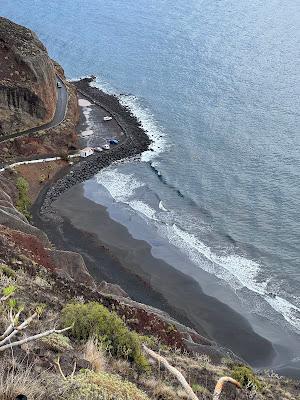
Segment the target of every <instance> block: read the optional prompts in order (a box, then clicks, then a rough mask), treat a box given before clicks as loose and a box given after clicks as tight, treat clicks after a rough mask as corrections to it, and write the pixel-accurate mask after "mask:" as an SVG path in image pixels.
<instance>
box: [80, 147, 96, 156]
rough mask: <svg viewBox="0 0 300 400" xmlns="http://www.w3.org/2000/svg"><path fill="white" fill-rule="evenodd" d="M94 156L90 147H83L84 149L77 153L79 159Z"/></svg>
mask: <svg viewBox="0 0 300 400" xmlns="http://www.w3.org/2000/svg"><path fill="white" fill-rule="evenodd" d="M92 154H94V149H92V148H91V147H85V148H84V149H81V150H80V152H79V155H80V157H88V156H91V155H92Z"/></svg>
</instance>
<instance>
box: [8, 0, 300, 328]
mask: <svg viewBox="0 0 300 400" xmlns="http://www.w3.org/2000/svg"><path fill="white" fill-rule="evenodd" d="M1 14H2V15H4V16H7V17H9V18H11V19H13V20H14V21H16V22H18V23H21V24H23V25H26V26H28V27H30V28H32V29H33V30H35V31H36V32H37V33H38V35H39V37H40V38H41V40H42V41H43V42H44V43H45V44H46V46H47V47H48V49H49V53H50V55H51V56H52V57H53V58H55V59H57V60H58V61H59V62H60V63H61V64H62V65H63V66H64V68H65V71H66V74H67V76H68V77H69V78H75V77H79V76H85V75H89V74H94V75H96V76H97V77H98V81H97V82H98V85H99V86H101V87H104V88H106V89H107V90H110V91H113V92H114V93H129V94H132V95H134V97H133V96H129V97H124V96H123V97H122V101H124V102H125V103H126V104H129V105H130V106H131V107H132V108H133V110H134V111H135V112H136V114H137V115H138V116H139V117H140V118H141V120H142V122H143V123H144V125H145V126H146V127H147V128H148V130H149V131H150V133H151V134H152V135H153V136H154V137H155V138H156V142H155V144H154V148H155V150H156V151H155V152H154V153H151V154H145V155H144V156H143V158H142V160H143V161H144V162H142V163H141V162H131V163H126V164H122V165H119V166H114V167H112V168H109V169H108V170H106V171H103V172H102V173H101V174H99V175H98V177H97V182H98V184H99V185H100V186H99V188H101V190H102V191H103V188H106V192H107V194H109V195H110V196H111V197H113V198H114V200H115V202H114V207H118V208H119V209H122V210H123V212H124V213H125V214H126V213H127V214H128V215H129V214H132V215H136V216H138V217H140V218H141V220H142V221H143V222H144V224H147V225H151V226H152V227H153V230H154V231H155V232H156V233H157V235H160V236H161V237H163V238H166V239H168V240H170V241H171V242H172V243H173V244H175V245H176V246H177V247H178V249H180V251H181V252H182V253H184V254H185V255H186V256H187V257H188V258H189V260H190V261H191V263H193V264H194V265H195V267H197V268H200V269H203V270H205V271H208V272H209V273H210V274H212V275H213V276H216V277H217V279H218V281H219V282H221V283H222V284H224V285H225V286H227V287H231V288H233V289H234V291H235V293H236V294H237V295H238V297H239V298H240V299H241V304H242V305H243V306H244V307H245V308H246V309H247V312H248V313H250V314H251V313H252V314H256V315H258V316H260V315H263V316H267V317H268V318H269V319H270V320H271V321H272V323H273V324H274V326H275V327H276V326H277V324H278V326H279V325H280V326H281V327H282V326H283V327H284V328H285V329H287V330H294V331H298V332H299V331H300V299H299V296H300V270H299V268H300V267H299V265H300V246H299V245H300V213H299V210H300V184H299V182H300V151H299V150H300V135H299V133H300V116H299V114H300V111H299V110H300V96H299V95H300V78H299V77H300V57H299V54H300V51H299V44H300V25H299V20H300V4H299V1H298V0H281V1H279V0H269V1H268V2H265V1H262V0H253V1H251V2H250V1H249V2H241V1H238V0H227V1H225V0H224V1H211V0H205V1H200V0H191V1H189V2H186V1H183V0H176V1H175V2H174V1H171V0H156V1H155V2H150V1H146V0H140V1H138V2H136V1H133V0H126V1H125V0H123V1H122V0H115V1H110V2H106V1H102V0H96V1H93V2H91V1H87V0H86V1H84V0H83V1H78V0H72V1H71V0H65V1H63V2H62V1H58V0H51V1H50V0H48V1H46V0H43V1H42V0H35V1H29V0H27V1H26V0H14V1H13V2H12V1H11V0H2V1H1ZM91 123H92V122H91ZM159 136H162V138H160V137H159ZM116 182H118V184H117V185H116ZM92 184H93V185H94V186H95V185H97V183H96V180H94V181H93V183H92ZM90 185H91V183H89V184H88V185H87V187H86V188H87V195H89V193H90V197H93V198H94V200H97V199H96V198H95V194H93V195H92V194H91V192H93V191H91V189H90V188H91V186H90ZM93 193H94V192H93ZM166 210H167V211H166ZM125 219H126V218H124V221H125ZM128 221H129V219H128V218H127V223H128V224H129V223H130V222H128ZM152 245H153V251H154V252H155V251H158V250H157V249H155V243H152ZM203 289H204V290H205V288H203ZM269 291H272V292H275V293H276V294H277V298H276V299H271V298H270V297H269V296H268V295H267V294H266V293H267V292H269ZM209 294H213V293H209ZM275 329H276V328H275Z"/></svg>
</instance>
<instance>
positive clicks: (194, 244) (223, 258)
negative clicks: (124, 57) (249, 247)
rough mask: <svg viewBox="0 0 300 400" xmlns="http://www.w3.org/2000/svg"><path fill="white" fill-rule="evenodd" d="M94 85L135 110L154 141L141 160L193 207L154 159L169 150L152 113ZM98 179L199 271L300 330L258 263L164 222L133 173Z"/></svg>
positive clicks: (105, 173)
mask: <svg viewBox="0 0 300 400" xmlns="http://www.w3.org/2000/svg"><path fill="white" fill-rule="evenodd" d="M92 85H94V86H96V87H98V88H99V89H101V90H103V91H105V92H106V93H109V94H114V95H116V96H117V97H118V98H119V100H120V102H121V104H122V105H124V106H126V107H128V108H129V109H130V110H131V111H132V113H133V114H134V115H135V116H136V117H137V119H138V120H139V122H140V123H141V126H142V127H143V129H144V130H145V131H146V132H147V134H148V135H149V137H150V138H151V139H152V140H153V142H152V144H151V146H150V149H151V150H149V151H146V152H144V153H143V154H142V156H141V161H143V162H145V163H148V165H149V166H150V168H151V169H152V171H153V172H154V173H155V175H156V176H157V177H158V179H159V180H160V181H161V182H162V183H163V184H165V185H167V186H168V187H170V188H172V189H173V190H175V191H176V193H177V195H178V196H179V197H181V198H184V199H185V200H187V201H189V200H190V201H189V203H190V204H192V205H196V204H195V203H194V201H193V200H192V199H189V198H186V197H185V196H184V194H183V193H182V192H181V191H180V190H179V189H177V188H176V187H174V186H173V185H172V184H169V183H168V182H167V180H166V179H165V177H164V176H163V175H162V173H161V172H160V171H159V169H158V163H157V162H156V161H154V160H153V159H154V158H155V157H157V155H158V154H160V153H161V152H163V151H165V150H166V148H167V142H166V137H165V135H164V132H163V130H162V129H161V128H160V127H159V126H158V124H157V122H156V121H155V119H154V117H153V115H152V114H151V112H150V111H149V110H148V109H147V108H145V107H142V106H141V104H140V102H139V100H138V99H137V98H136V97H134V96H132V95H124V94H123V95H118V94H117V93H116V90H115V89H114V88H112V87H111V86H110V85H109V84H107V83H105V82H103V81H101V79H99V78H97V80H96V82H94V83H92ZM96 179H97V181H98V183H99V184H102V185H103V186H104V187H106V189H107V190H108V192H109V193H110V195H111V196H112V197H113V198H114V200H115V201H116V202H120V203H123V204H125V205H127V206H129V207H130V208H131V209H132V210H133V211H134V212H137V213H138V214H139V215H140V216H142V217H143V218H144V219H146V220H147V221H152V222H153V223H155V224H160V229H159V230H158V232H162V233H163V234H164V235H166V236H167V238H168V240H169V242H170V243H172V244H173V245H175V246H176V247H177V248H178V249H180V250H181V251H182V252H183V253H184V254H186V255H187V256H188V257H189V259H190V260H191V261H192V262H193V263H194V264H195V265H197V266H198V267H199V268H201V269H203V270H205V271H206V272H208V273H210V274H213V275H215V276H216V277H217V278H219V279H221V280H222V281H224V282H226V283H227V284H229V285H230V286H231V287H232V289H233V290H234V291H235V292H236V293H237V294H239V297H240V296H244V295H245V293H243V294H242V293H241V292H242V291H244V290H245V289H247V290H248V291H249V292H251V293H252V294H254V295H255V296H259V298H260V299H263V300H264V302H265V303H264V304H261V301H260V300H257V301H256V300H255V299H254V303H255V302H256V303H255V311H256V312H258V313H263V314H265V313H269V312H270V309H272V310H273V311H275V312H276V313H279V314H280V315H282V316H283V318H284V319H285V321H286V322H287V323H288V324H290V325H291V326H292V327H293V328H295V329H296V330H298V331H300V320H299V315H300V309H299V308H298V307H297V306H296V305H295V304H293V303H292V302H291V301H288V300H286V299H285V298H284V297H282V296H281V295H279V294H278V295H276V297H275V298H272V297H270V296H269V295H268V281H267V280H265V281H259V280H258V275H259V273H260V272H261V270H262V267H261V265H260V264H259V263H257V262H255V261H253V260H250V259H247V258H246V257H243V256H240V255H238V254H228V255H218V254H216V253H215V252H214V251H213V250H212V249H211V248H210V247H209V246H207V245H205V244H204V243H203V242H202V241H201V240H199V238H197V237H196V236H195V235H194V234H193V233H190V232H188V231H187V230H185V229H183V228H181V227H180V226H179V225H178V224H176V223H174V221H173V222H172V221H169V222H166V221H161V220H160V219H159V215H158V211H159V210H161V211H164V212H166V211H169V212H170V213H171V214H172V212H171V210H168V209H167V208H165V206H164V204H163V201H162V200H161V199H159V202H158V210H155V209H154V208H152V207H150V206H149V204H147V203H146V202H145V201H141V200H138V199H137V196H136V192H137V190H138V189H141V188H142V187H145V186H146V184H145V183H142V182H140V181H139V180H137V179H136V177H135V175H134V174H122V173H120V172H119V171H118V170H116V169H114V171H113V173H112V171H111V170H108V169H105V170H102V171H101V173H100V174H98V175H97V177H96ZM158 198H159V197H158ZM202 211H204V213H205V214H207V210H202V209H201V212H202ZM168 214H169V213H168ZM175 221H176V218H175ZM232 240H233V239H232ZM254 303H253V304H254ZM268 307H269V308H268Z"/></svg>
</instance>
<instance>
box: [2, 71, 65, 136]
mask: <svg viewBox="0 0 300 400" xmlns="http://www.w3.org/2000/svg"><path fill="white" fill-rule="evenodd" d="M56 80H57V83H59V84H60V86H61V87H58V86H57V102H56V110H55V114H54V117H53V119H52V121H50V122H48V123H47V124H44V125H40V126H37V127H36V128H30V129H28V130H26V131H22V132H16V133H12V134H11V135H5V136H2V137H1V138H0V143H1V142H5V141H6V140H9V139H14V138H17V137H21V136H26V135H30V134H31V133H36V132H38V131H42V130H44V129H48V128H54V127H56V126H57V125H59V124H60V123H61V122H62V121H63V120H64V119H65V115H66V110H67V104H68V91H67V88H66V86H65V84H64V82H63V81H62V80H61V79H60V78H59V77H58V76H56Z"/></svg>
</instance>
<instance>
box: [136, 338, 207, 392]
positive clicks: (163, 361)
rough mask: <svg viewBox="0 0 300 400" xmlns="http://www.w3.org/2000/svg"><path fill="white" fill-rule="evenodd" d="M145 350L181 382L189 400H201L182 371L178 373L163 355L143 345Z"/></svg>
mask: <svg viewBox="0 0 300 400" xmlns="http://www.w3.org/2000/svg"><path fill="white" fill-rule="evenodd" d="M143 349H144V350H145V352H146V353H147V354H148V355H149V356H150V357H151V358H153V359H154V360H155V361H157V362H159V363H161V364H163V365H164V367H165V368H166V369H167V370H168V371H169V372H170V373H171V374H172V375H174V376H175V377H176V378H177V380H178V381H179V383H180V384H181V385H182V387H183V388H184V390H185V391H186V393H187V394H188V396H189V399H191V400H199V399H198V397H197V396H196V395H195V393H194V392H193V389H192V388H191V387H190V385H189V384H188V383H187V381H186V379H185V377H184V376H183V375H182V373H181V372H180V371H178V369H176V368H175V367H172V365H170V364H169V362H168V361H167V360H166V359H165V358H164V357H162V356H161V355H159V354H157V353H155V352H154V351H153V350H150V349H149V348H148V347H147V346H146V345H144V344H143Z"/></svg>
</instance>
